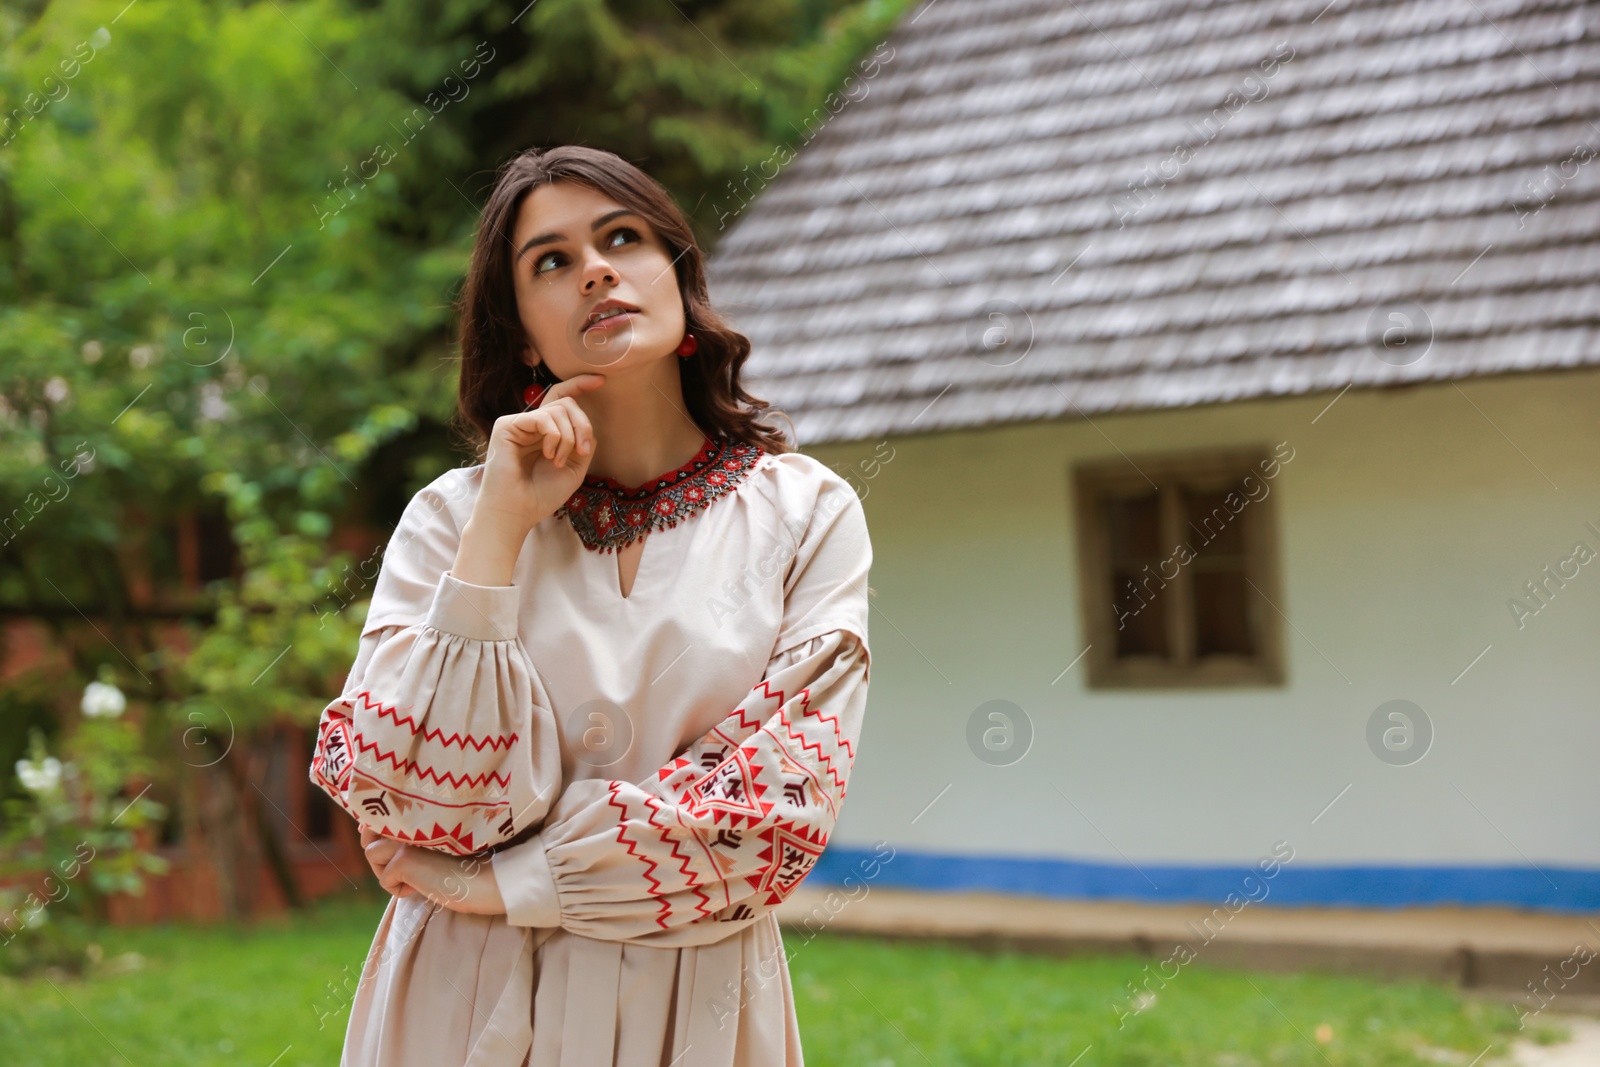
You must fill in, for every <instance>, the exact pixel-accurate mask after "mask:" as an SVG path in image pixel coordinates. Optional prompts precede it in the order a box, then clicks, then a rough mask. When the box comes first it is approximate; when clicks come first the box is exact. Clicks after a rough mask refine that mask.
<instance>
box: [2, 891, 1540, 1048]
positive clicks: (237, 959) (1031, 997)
mask: <svg viewBox="0 0 1600 1067" xmlns="http://www.w3.org/2000/svg"><path fill="white" fill-rule="evenodd" d="M383 903H384V902H383V901H381V900H367V901H352V900H344V901H339V902H334V903H329V904H325V905H323V906H321V907H319V908H318V909H317V910H316V911H315V912H314V913H312V914H311V915H309V916H306V917H304V918H302V919H300V920H299V921H298V922H296V923H294V924H293V925H289V924H272V925H262V926H258V927H257V928H255V929H253V930H240V929H234V928H229V927H218V926H211V927H185V926H161V927H148V928H143V929H117V930H112V931H109V932H107V934H106V935H105V937H104V939H103V941H102V945H103V948H104V953H105V959H106V966H105V967H104V968H103V971H102V973H101V974H99V975H97V976H95V977H93V978H90V979H87V980H78V979H64V978H61V977H59V976H57V977H54V978H50V977H43V976H41V977H35V978H30V979H27V980H15V979H3V980H0V1061H3V1062H4V1064H5V1065H6V1067H67V1065H71V1067H91V1065H93V1067H99V1065H102V1064H104V1065H113V1064H115V1065H121V1067H129V1065H132V1067H200V1065H212V1064H215V1065H218V1067H221V1065H228V1067H241V1065H248V1067H267V1065H268V1064H272V1063H273V1061H274V1058H277V1057H280V1054H282V1055H281V1058H278V1059H277V1062H276V1064H275V1067H333V1065H335V1064H337V1063H338V1060H339V1050H340V1047H341V1044H342V1042H343V1037H344V1027H345V1023H346V1020H347V1018H348V1015H347V1013H346V1009H347V1007H348V1003H349V992H348V991H347V990H345V988H344V986H345V983H346V982H347V981H351V982H353V980H354V978H355V976H358V975H359V974H360V971H361V964H362V961H363V959H364V958H365V956H366V951H367V947H368V945H369V944H370V942H371V938H372V933H373V930H374V929H375V928H376V926H377V922H378V917H379V915H381V913H382V910H383ZM787 943H788V948H789V952H790V955H791V962H790V971H791V974H792V976H793V979H794V984H795V993H796V997H797V998H798V1002H799V1013H800V1028H801V1033H802V1034H803V1035H804V1036H805V1046H806V1059H807V1063H808V1064H810V1065H811V1067H834V1065H837V1067H889V1065H905V1067H911V1065H919V1064H934V1065H938V1067H946V1065H950V1067H954V1065H958V1064H959V1065H974V1067H976V1065H983V1067H1001V1065H1010V1064H1016V1065H1029V1067H1033V1065H1040V1064H1059V1065H1067V1064H1072V1063H1074V1062H1076V1063H1077V1065H1078V1067H1107V1065H1114V1067H1190V1065H1193V1067H1201V1065H1204V1067H1296V1065H1302V1064H1303V1065H1306V1067H1329V1065H1333V1067H1346V1065H1349V1067H1399V1065H1407V1067H1410V1065H1421V1064H1437V1063H1449V1062H1455V1063H1458V1064H1460V1065H1462V1067H1465V1065H1466V1064H1467V1063H1468V1062H1469V1061H1471V1060H1472V1059H1473V1057H1475V1056H1477V1055H1478V1054H1479V1053H1480V1052H1482V1051H1483V1050H1484V1049H1485V1048H1486V1047H1488V1046H1490V1045H1491V1044H1492V1045H1493V1046H1494V1051H1492V1052H1490V1053H1489V1055H1487V1056H1484V1057H1483V1058H1482V1059H1481V1060H1479V1061H1478V1063H1479V1067H1484V1065H1486V1064H1488V1063H1490V1062H1492V1061H1494V1060H1495V1059H1496V1058H1497V1057H1498V1055H1499V1053H1500V1052H1502V1051H1503V1050H1504V1049H1505V1048H1506V1046H1507V1044H1508V1042H1509V1041H1510V1040H1511V1039H1512V1038H1514V1037H1516V1036H1517V1020H1516V1015H1515V1013H1514V1012H1513V1011H1512V1009H1511V1008H1510V1007H1509V1006H1506V1005H1500V1004H1495V1003H1489V1002H1484V1001H1477V1000H1464V999H1463V998H1461V997H1460V996H1458V995H1456V994H1455V993H1454V992H1453V991H1451V990H1449V989H1446V988H1442V987H1437V986H1429V985H1423V984H1386V983H1378V982H1368V981H1363V980H1360V979H1354V978H1339V977H1330V976H1321V975H1303V974H1302V975H1278V974H1258V973H1255V972H1246V971H1233V970H1225V969H1220V968H1207V967H1205V966H1204V964H1203V962H1200V963H1194V964H1191V965H1189V966H1187V967H1184V968H1183V969H1182V970H1181V971H1180V972H1179V973H1178V974H1177V976H1176V977H1175V978H1173V979H1172V980H1171V981H1170V982H1168V983H1167V984H1166V985H1165V987H1163V988H1159V989H1158V990H1157V991H1156V996H1155V1001H1154V1003H1150V1004H1147V1005H1146V1006H1145V1008H1144V1010H1142V1011H1140V1012H1138V1013H1137V1014H1136V1015H1132V1016H1129V1017H1127V1018H1126V1019H1125V1020H1123V1021H1124V1025H1123V1026H1122V1027H1121V1028H1120V1029H1119V1028H1118V1011H1117V1009H1119V1008H1120V1010H1122V1011H1127V1010H1128V999H1127V998H1128V990H1127V988H1126V986H1127V983H1128V982H1130V981H1135V980H1137V979H1139V978H1140V977H1141V975H1142V974H1143V968H1144V967H1145V966H1146V964H1147V963H1148V961H1146V960H1143V959H1135V958H1133V957H1079V958H1074V959H1065V960H1062V959H1049V958H1043V957H1036V956H1021V955H1010V954H1005V955H982V954H976V953H972V952H969V951H966V950H963V949H959V948H952V947H943V946H936V945H914V944H907V943H903V942H900V943H895V942H880V941H873V940H867V939H860V938H846V937H829V936H828V935H825V934H824V935H821V936H818V937H816V938H814V939H813V940H811V941H804V940H803V939H802V938H801V937H800V935H798V934H794V935H791V936H790V937H789V938H788V940H787ZM0 951H3V950H0ZM126 953H138V954H139V957H140V958H141V959H142V961H143V962H142V964H137V961H130V960H128V958H127V957H126V956H125V955H124V954H126ZM119 959H120V960H121V963H122V965H123V966H124V967H127V966H129V965H130V963H131V964H137V969H126V970H121V971H120V972H118V973H110V972H115V971H116V968H115V967H113V966H112V964H114V963H116V962H117V961H118V960H119ZM1324 1026H1325V1027H1328V1028H1329V1029H1328V1030H1323V1031H1322V1037H1323V1038H1325V1039H1326V1040H1324V1041H1318V1039H1317V1036H1318V1028H1319V1027H1324ZM1085 1047H1087V1048H1088V1052H1087V1054H1085V1055H1083V1056H1082V1057H1081V1059H1077V1060H1076V1061H1074V1057H1078V1056H1079V1054H1080V1053H1083V1052H1084V1049H1085ZM286 1048H287V1049H288V1051H287V1053H285V1049H286ZM1443 1050H1450V1051H1451V1052H1453V1053H1454V1054H1455V1058H1454V1059H1453V1060H1452V1059H1449V1058H1446V1055H1447V1054H1446V1053H1445V1052H1444V1051H1443Z"/></svg>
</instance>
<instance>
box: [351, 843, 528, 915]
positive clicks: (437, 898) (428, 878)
mask: <svg viewBox="0 0 1600 1067" xmlns="http://www.w3.org/2000/svg"><path fill="white" fill-rule="evenodd" d="M361 845H362V847H363V848H364V849H365V850H366V853H367V862H368V863H369V864H371V866H372V869H373V871H374V873H376V874H377V875H378V883H379V884H380V885H382V886H383V888H384V889H386V890H388V891H389V893H390V894H392V895H394V896H397V897H402V898H404V897H408V896H411V895H412V894H413V893H421V894H422V895H423V896H425V897H427V898H428V899H429V900H430V901H432V902H433V903H435V904H437V905H439V906H440V907H444V908H449V909H450V910H451V911H459V912H461V913H463V914H466V915H504V914H505V912H506V904H505V899H504V898H503V897H501V895H500V883H499V882H497V881H496V880H495V876H494V864H492V863H491V862H490V861H489V860H487V859H470V858H469V859H457V858H456V857H454V856H448V855H445V854H444V853H443V852H438V851H435V850H434V849H431V848H417V847H415V846H413V845H402V844H400V843H399V842H398V841H391V840H389V839H388V838H384V837H379V836H378V835H377V834H376V833H374V832H373V831H371V830H368V829H366V828H365V827H363V828H362V830H361Z"/></svg>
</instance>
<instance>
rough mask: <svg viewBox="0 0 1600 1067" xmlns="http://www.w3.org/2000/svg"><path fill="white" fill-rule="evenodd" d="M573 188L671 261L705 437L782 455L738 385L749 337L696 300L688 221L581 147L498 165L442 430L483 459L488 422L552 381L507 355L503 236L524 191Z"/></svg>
mask: <svg viewBox="0 0 1600 1067" xmlns="http://www.w3.org/2000/svg"><path fill="white" fill-rule="evenodd" d="M558 181H562V182H574V183H576V184H579V185H584V186H587V187H589V188H590V189H593V190H594V191H596V192H598V193H600V194H601V195H603V196H607V197H610V198H611V199H612V200H615V201H616V202H617V203H619V204H621V205H622V206H623V207H626V208H628V209H629V210H630V211H633V212H635V213H637V214H638V215H639V216H640V217H641V218H643V219H644V220H645V221H647V222H649V223H650V225H651V226H652V227H654V229H655V232H656V233H657V234H659V235H660V237H661V239H662V241H663V242H665V244H666V246H667V254H668V255H670V256H671V257H672V262H673V269H674V271H675V272H676V273H677V276H678V291H679V292H680V293H682V294H683V308H684V316H685V320H686V322H687V325H688V330H689V332H690V333H693V334H694V335H695V337H696V339H698V341H699V348H698V349H697V350H696V351H695V353H694V355H692V356H690V357H688V358H687V359H676V357H674V358H675V359H676V362H677V363H678V366H679V374H680V375H681V376H682V378H681V381H682V384H683V399H684V403H685V404H687V405H688V408H689V415H690V417H691V418H693V419H694V421H695V424H696V425H697V426H699V428H700V429H701V430H702V431H703V432H704V433H706V434H707V435H709V436H712V437H718V436H722V437H727V438H729V439H730V440H733V441H742V442H745V443H747V444H752V445H759V446H760V447H762V448H764V449H766V450H767V451H768V452H775V453H782V452H792V451H793V448H792V447H791V446H790V445H789V443H788V441H787V440H786V439H785V438H784V436H783V435H782V434H781V433H780V432H779V431H777V430H776V429H774V428H772V427H771V426H768V425H766V424H764V423H763V422H761V421H760V418H761V415H762V413H763V412H765V411H766V410H767V409H769V408H770V407H771V405H769V404H768V403H767V402H766V401H765V400H761V399H759V398H757V397H754V396H751V395H750V394H749V393H747V392H745V391H744V388H743V386H742V385H741V384H740V382H739V372H740V370H741V368H742V367H743V366H744V362H745V360H746V359H748V358H749V357H750V339H749V338H747V337H745V336H744V334H742V333H739V332H738V331H737V330H735V329H733V327H732V326H730V325H729V324H728V323H727V321H726V320H724V319H723V317H722V316H721V315H719V314H718V313H717V312H716V310H715V309H714V308H712V306H711V302H710V299H709V298H708V296H707V294H706V272H705V259H704V256H703V255H702V253H701V251H700V246H699V244H698V243H697V242H696V241H695V238H694V231H693V230H692V229H690V227H689V220H688V219H687V218H685V217H684V214H683V212H682V211H681V210H679V208H678V205H677V203H676V202H675V201H674V200H673V199H672V196H671V194H669V193H668V192H667V191H666V189H664V188H662V186H661V184H660V183H659V182H657V181H656V180H655V179H654V178H652V177H650V176H649V175H648V174H646V173H645V172H644V171H642V170H640V169H639V168H638V167H636V166H634V165H633V164H632V163H629V162H628V161H627V160H625V159H623V158H622V157H621V156H618V155H615V154H614V153H611V152H606V151H603V150H601V149H598V148H588V147H585V146H583V145H562V146H560V147H557V148H550V149H536V148H535V149H529V150H527V151H525V152H522V153H520V154H519V155H517V156H515V157H513V158H512V159H511V160H509V161H508V162H506V163H505V164H504V165H503V166H502V167H501V168H500V171H499V173H498V175H497V176H496V180H495V184H494V189H493V191H492V192H490V194H489V201H488V203H487V204H485V205H484V208H483V215H482V217H481V218H480V220H479V223H478V234H477V239H476V241H475V242H474V244H473V247H472V264H471V267H470V268H469V269H468V272H467V280H466V285H465V286H464V287H463V288H462V290H461V296H460V298H459V300H458V302H457V312H458V314H459V317H460V321H461V380H460V386H459V389H458V392H457V400H456V407H457V410H456V416H455V418H454V419H453V420H452V426H453V427H454V428H455V429H456V430H457V432H458V433H460V434H461V436H462V437H463V438H464V440H465V442H466V443H467V444H468V445H469V446H470V447H472V448H473V449H474V451H475V452H476V454H477V457H478V460H479V461H480V462H481V461H482V460H483V457H484V454H485V451H486V449H487V447H488V442H489V436H490V434H491V433H492V432H493V430H494V420H495V419H497V418H498V417H500V416H501V415H511V414H515V413H516V412H519V411H521V410H522V409H523V407H524V404H523V402H522V394H523V391H524V390H525V389H526V388H527V387H528V386H529V385H530V384H532V383H533V382H535V381H537V382H539V383H540V384H543V385H552V384H554V383H555V382H556V381H557V379H556V378H555V376H554V375H553V374H552V373H551V372H550V370H549V368H548V367H547V366H546V365H545V363H544V362H543V361H542V360H541V361H540V363H539V368H538V369H539V373H537V374H536V373H535V372H534V370H533V369H532V368H530V367H529V366H528V365H527V364H526V363H524V362H522V360H520V359H518V358H517V354H518V353H519V352H521V351H522V349H523V348H524V347H526V345H527V338H526V334H525V332H524V330H523V328H522V320H521V318H520V317H519V316H518V314H517V297H516V290H515V288H514V285H513V281H512V260H513V250H512V247H511V232H512V229H513V226H514V224H515V222H516V217H517V212H518V211H519V210H520V209H521V207H522V200H523V198H524V197H525V196H527V195H528V193H530V192H532V191H533V190H534V189H537V188H538V187H539V186H541V185H548V184H550V183H552V182H558Z"/></svg>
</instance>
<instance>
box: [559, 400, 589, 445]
mask: <svg viewBox="0 0 1600 1067" xmlns="http://www.w3.org/2000/svg"><path fill="white" fill-rule="evenodd" d="M561 406H562V407H564V408H566V409H567V414H568V415H570V416H572V430H573V433H574V434H576V435H577V438H578V453H579V455H584V456H587V455H588V454H589V453H591V452H593V451H594V426H593V425H592V424H591V423H590V422H589V413H588V412H586V411H584V410H583V409H582V408H581V407H579V406H578V405H577V403H576V402H575V401H572V400H569V401H567V402H566V403H565V404H562V405H561Z"/></svg>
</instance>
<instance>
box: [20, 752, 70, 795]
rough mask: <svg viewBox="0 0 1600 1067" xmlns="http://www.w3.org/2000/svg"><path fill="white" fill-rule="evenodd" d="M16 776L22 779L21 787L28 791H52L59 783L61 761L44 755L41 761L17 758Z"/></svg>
mask: <svg viewBox="0 0 1600 1067" xmlns="http://www.w3.org/2000/svg"><path fill="white" fill-rule="evenodd" d="M17 777H18V778H20V779H21V780H22V788H24V789H26V790H27V791H28V792H30V793H49V792H52V791H53V790H55V788H56V787H57V786H59V785H60V784H61V761H60V760H58V759H56V758H55V757H54V756H46V757H45V758H44V762H43V763H31V762H29V761H28V760H25V759H19V760H17Z"/></svg>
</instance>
